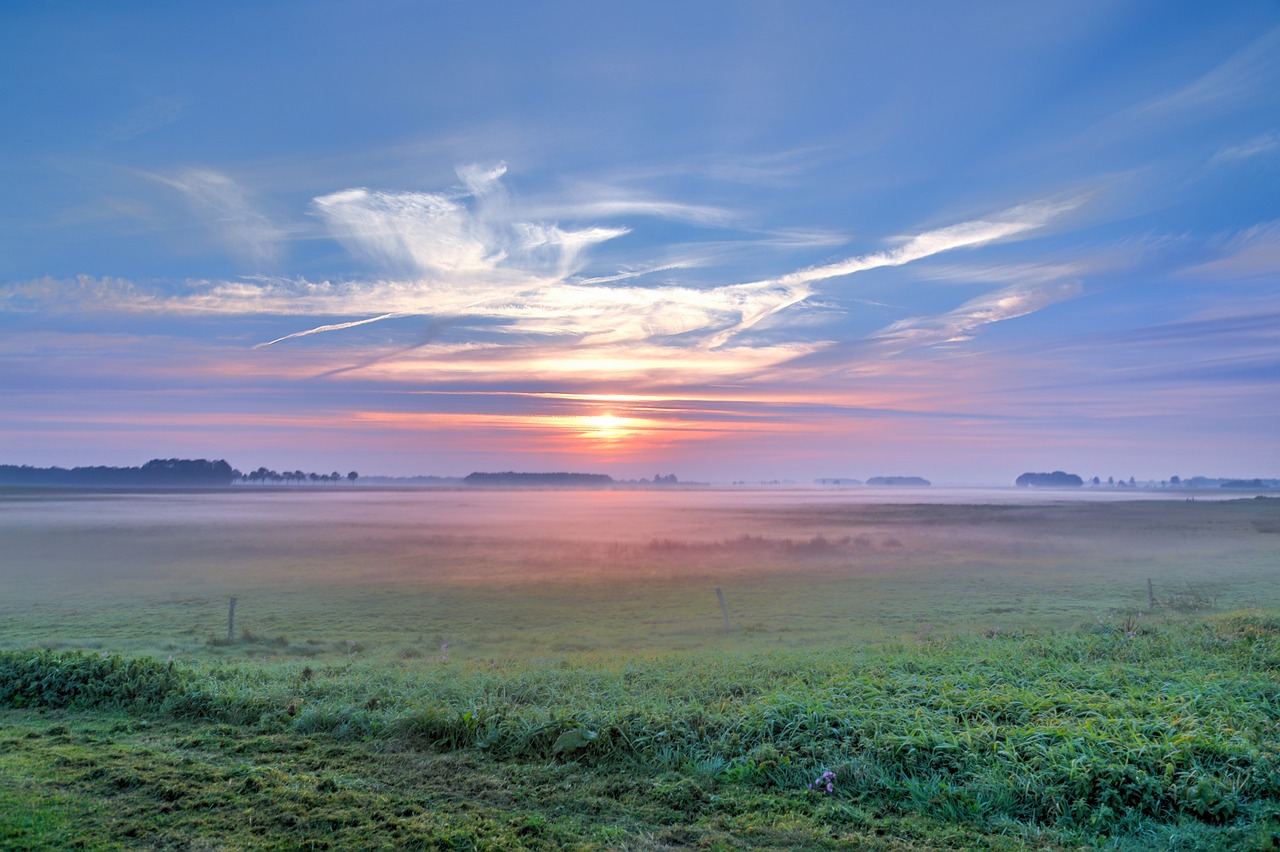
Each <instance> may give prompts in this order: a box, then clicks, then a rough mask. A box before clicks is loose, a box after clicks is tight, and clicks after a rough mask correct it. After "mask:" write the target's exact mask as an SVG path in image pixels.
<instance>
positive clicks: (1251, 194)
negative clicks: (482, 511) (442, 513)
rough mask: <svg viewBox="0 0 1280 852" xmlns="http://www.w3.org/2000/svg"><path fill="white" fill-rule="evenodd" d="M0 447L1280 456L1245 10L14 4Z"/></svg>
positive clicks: (1270, 264) (579, 461) (8, 34)
mask: <svg viewBox="0 0 1280 852" xmlns="http://www.w3.org/2000/svg"><path fill="white" fill-rule="evenodd" d="M0 80H3V81H4V82H3V83H0V110H3V114H4V115H5V116H6V117H7V120H6V129H5V132H4V133H3V134H0V187H2V188H3V192H0V462H6V463H20V464H21V463H25V464H36V465H62V466H72V465H77V464H98V463H103V464H138V463H141V462H142V461H145V460H146V459H148V458H152V457H156V456H163V457H170V456H192V457H201V456H203V457H225V458H227V459H228V460H229V461H231V462H232V463H233V464H235V465H237V466H239V467H242V468H244V469H251V468H254V467H257V466H259V465H266V466H268V467H274V468H277V469H296V468H304V469H319V470H330V469H336V468H341V469H342V470H344V471H345V470H348V469H357V470H360V471H361V472H363V473H367V474H373V473H383V474H407V473H438V474H466V473H468V472H470V471H472V470H496V469H520V470H565V469H573V470H590V471H599V472H607V473H611V474H614V475H615V476H622V477H632V476H650V475H652V474H654V473H665V472H676V473H678V474H679V475H680V476H681V477H682V478H687V479H705V480H715V481H724V480H737V479H752V480H754V479H774V478H791V479H797V480H802V481H803V480H807V479H810V478H813V477H820V476H847V477H857V478H865V477H868V476H875V475H893V474H916V475H923V476H927V477H929V478H931V479H933V480H935V481H938V482H955V483H960V482H965V483H969V482H974V483H979V482H980V483H1003V482H1008V481H1011V480H1012V478H1013V477H1015V476H1017V475H1018V474H1019V473H1021V472H1023V471H1026V470H1052V469H1066V470H1070V471H1073V472H1077V473H1080V474H1081V475H1084V476H1092V475H1100V476H1101V477H1102V478H1104V479H1105V478H1106V477H1107V476H1116V477H1117V478H1128V477H1129V476H1136V477H1137V478H1138V479H1148V478H1153V479H1157V480H1159V479H1164V478H1167V477H1169V476H1171V475H1175V474H1176V475H1180V476H1183V477H1187V476H1191V475H1196V474H1206V475H1223V476H1280V439H1278V438H1277V434H1280V430H1278V429H1277V428H1276V425H1275V424H1276V423H1277V422H1280V6H1278V5H1277V4H1276V3H1274V2H1257V3H1248V2H1241V3H1231V4H1189V3H1187V4H1169V3H1156V2H1152V3H1125V2H1098V3H1088V2H1072V3H1034V4H1032V3H995V4H993V3H966V4H951V3H900V4H878V3H877V4H872V3H805V2H797V3H786V4H784V3H747V2H736V3H728V2H725V3H721V2H705V3H697V4H677V3H646V4H631V5H629V6H626V7H623V8H613V7H612V6H611V5H609V4H596V3H546V4H522V3H520V4H518V3H474V4H445V3H409V2H362V3H336V2H306V3H302V2H281V3H270V2H267V3H235V2H232V3H224V4H213V5H199V6H197V5H194V4H172V3H159V2H156V3H141V2H138V3H130V2H122V3H113V4H100V3H89V2H47V3H35V2H30V3H26V2H18V3H10V4H5V6H4V8H3V10H0Z"/></svg>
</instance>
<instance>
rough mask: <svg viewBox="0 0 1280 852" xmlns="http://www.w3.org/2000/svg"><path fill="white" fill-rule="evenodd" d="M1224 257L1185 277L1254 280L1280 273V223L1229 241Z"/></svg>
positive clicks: (1195, 268) (1260, 226)
mask: <svg viewBox="0 0 1280 852" xmlns="http://www.w3.org/2000/svg"><path fill="white" fill-rule="evenodd" d="M1220 253H1221V256H1220V257H1219V258H1217V259H1216V260H1211V261H1209V262H1208V263H1202V264H1199V265H1196V266H1193V267H1191V268H1190V269H1187V270H1186V271H1185V273H1184V274H1186V275H1192V276H1205V277H1216V278H1232V279H1243V278H1255V277H1258V276H1263V275H1277V274H1280V220H1272V221H1270V222H1263V223H1261V224H1258V225H1255V226H1253V227H1252V228H1248V229H1246V230H1244V231H1242V232H1240V233H1238V234H1234V235H1232V236H1231V237H1229V238H1227V239H1226V240H1225V241H1224V243H1223V245H1222V248H1221V252H1220Z"/></svg>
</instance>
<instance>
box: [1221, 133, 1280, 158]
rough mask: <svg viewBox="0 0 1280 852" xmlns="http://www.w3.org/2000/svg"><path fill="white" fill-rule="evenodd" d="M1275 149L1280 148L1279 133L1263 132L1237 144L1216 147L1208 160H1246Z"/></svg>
mask: <svg viewBox="0 0 1280 852" xmlns="http://www.w3.org/2000/svg"><path fill="white" fill-rule="evenodd" d="M1277 149H1280V133H1274V132H1273V133H1263V134H1262V135H1260V136H1254V137H1253V138H1252V139H1247V140H1245V141H1244V142H1241V143H1240V144H1238V145H1227V146H1226V147H1224V148H1220V149H1218V152H1217V153H1216V154H1214V155H1213V156H1212V157H1211V158H1210V159H1209V162H1210V163H1230V162H1235V161H1238V160H1247V159H1249V158H1250V157H1256V156H1258V155H1259V154H1268V153H1270V152H1272V151H1275V150H1277Z"/></svg>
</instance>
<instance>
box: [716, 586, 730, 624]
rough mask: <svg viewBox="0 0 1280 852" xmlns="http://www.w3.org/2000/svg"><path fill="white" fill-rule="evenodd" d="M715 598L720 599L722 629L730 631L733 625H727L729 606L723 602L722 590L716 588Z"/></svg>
mask: <svg viewBox="0 0 1280 852" xmlns="http://www.w3.org/2000/svg"><path fill="white" fill-rule="evenodd" d="M716 597H717V598H719V599H720V612H722V613H724V629H725V630H732V629H733V625H732V624H730V623H729V605H728V604H727V603H725V602H724V590H723V589H721V588H720V587H719V586H716Z"/></svg>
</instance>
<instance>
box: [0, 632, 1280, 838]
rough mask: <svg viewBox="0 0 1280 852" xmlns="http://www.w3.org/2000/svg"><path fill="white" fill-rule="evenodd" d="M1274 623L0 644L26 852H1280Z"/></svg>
mask: <svg viewBox="0 0 1280 852" xmlns="http://www.w3.org/2000/svg"><path fill="white" fill-rule="evenodd" d="M1277 671H1280V613H1277V612H1274V611H1269V610H1267V611H1264V610H1246V611H1237V612H1234V613H1230V614H1226V615H1219V616H1207V617H1196V618H1191V619H1190V620H1183V619H1182V618H1175V617H1172V616H1170V617H1166V618H1154V619H1152V618H1148V619H1142V620H1134V619H1125V618H1117V619H1112V620H1108V621H1106V622H1105V623H1099V624H1097V625H1095V626H1093V627H1090V628H1085V629H1080V630H1076V631H1065V632H1046V633H1018V632H1003V631H999V630H988V631H985V632H983V633H980V634H970V635H959V636H944V637H935V636H933V635H932V634H929V633H922V634H921V635H920V636H918V637H915V638H912V639H909V640H906V641H904V642H902V643H900V644H897V645H881V646H876V647H868V648H863V649H856V650H855V649H849V648H839V647H815V648H813V649H809V650H798V649H785V650H775V651H767V652H743V653H727V652H717V653H715V654H697V653H679V654H660V655H653V656H637V655H615V656H605V655H598V656H597V655H591V654H583V655H579V656H576V657H573V658H566V657H547V658H543V659H522V660H507V661H501V660H491V661H483V660H474V659H465V660H450V659H448V658H447V653H442V654H441V655H440V656H438V657H411V658H406V659H402V660H399V661H397V662H395V663H388V662H385V661H382V662H377V663H374V662H368V661H366V660H365V659H363V658H362V655H361V653H360V650H359V649H358V648H356V647H354V646H352V647H351V648H349V649H348V652H347V653H346V654H345V655H333V656H331V657H329V658H327V659H324V660H320V659H316V660H302V659H298V660H295V661H284V662H268V663H263V662H257V663H255V662H251V661H245V662H238V663H227V662H219V661H205V662H195V663H191V662H188V663H181V662H178V663H175V662H172V661H161V660H158V659H154V658H134V659H127V658H123V657H121V656H118V655H114V654H110V653H91V654H86V653H82V652H74V651H61V652H59V651H50V650H10V651H6V652H3V653H2V654H0V707H3V708H7V709H5V710H3V711H2V712H0V845H3V846H5V847H6V848H8V847H13V848H33V849H41V848H43V849H62V848H71V847H77V846H78V847H80V848H90V849H97V848H133V847H146V848H172V849H178V848H182V849H190V848H195V849H201V848H207V849H215V848H216V849H222V848H230V849H236V848H251V847H252V848H281V849H286V848H428V849H430V848H451V849H520V848H530V849H556V848H587V849H590V848H595V849H615V848H617V849H670V848H699V849H744V848H758V849H803V848H813V849H826V848H848V847H849V846H858V845H861V846H863V847H866V848H895V849H896V848H912V847H918V848H939V847H957V848H959V847H966V848H972V847H975V846H978V847H991V848H1009V849H1015V848H1025V847H1033V848H1077V847H1097V846H1107V845H1110V846H1114V847H1118V848H1143V849H1147V848H1229V849H1248V848H1259V849H1261V848H1277V847H1278V846H1280V680H1278V679H1277V674H1276V673H1277Z"/></svg>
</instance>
